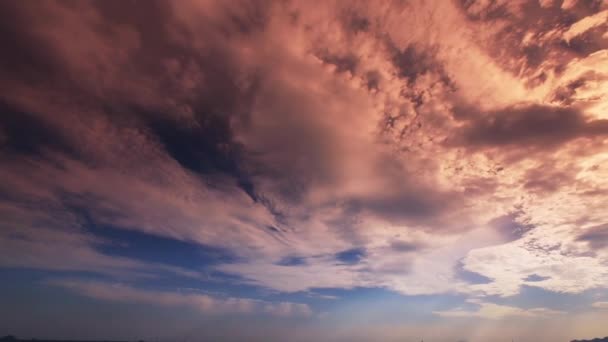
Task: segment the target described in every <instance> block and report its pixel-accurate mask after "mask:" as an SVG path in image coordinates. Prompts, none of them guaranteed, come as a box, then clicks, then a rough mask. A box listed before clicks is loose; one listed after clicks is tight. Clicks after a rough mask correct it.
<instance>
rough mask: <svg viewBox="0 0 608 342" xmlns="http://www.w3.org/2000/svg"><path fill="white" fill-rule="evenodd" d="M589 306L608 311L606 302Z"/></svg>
mask: <svg viewBox="0 0 608 342" xmlns="http://www.w3.org/2000/svg"><path fill="white" fill-rule="evenodd" d="M591 306H592V307H594V308H596V309H608V302H595V303H593V304H591Z"/></svg>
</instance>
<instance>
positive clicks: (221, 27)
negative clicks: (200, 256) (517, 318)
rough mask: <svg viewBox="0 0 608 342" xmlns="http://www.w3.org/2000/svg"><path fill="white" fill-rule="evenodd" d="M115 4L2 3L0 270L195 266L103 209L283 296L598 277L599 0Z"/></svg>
mask: <svg viewBox="0 0 608 342" xmlns="http://www.w3.org/2000/svg"><path fill="white" fill-rule="evenodd" d="M121 6H125V7H121ZM121 6H118V5H115V4H111V3H110V4H107V3H103V2H99V3H97V2H87V3H80V4H77V5H74V6H71V5H68V4H66V3H61V2H42V3H41V4H37V5H36V6H34V5H32V4H29V3H14V4H3V9H6V10H5V11H1V12H2V15H1V16H2V19H3V20H0V22H1V24H0V25H1V26H0V28H2V30H1V31H2V33H1V35H0V39H2V41H6V42H7V46H10V48H7V51H8V52H7V53H6V55H7V56H6V58H4V59H3V61H2V62H0V63H3V64H2V68H1V71H0V75H1V76H2V77H0V78H1V79H2V80H1V81H0V89H1V90H2V91H1V92H0V93H1V94H2V95H1V102H2V107H1V108H0V109H1V110H2V112H3V115H2V116H1V118H0V132H1V133H0V143H1V144H2V145H0V162H1V163H2V165H3V167H2V168H1V169H0V178H1V179H3V182H2V183H1V184H0V190H2V191H1V192H2V195H0V213H2V214H3V215H1V217H2V219H0V224H1V225H2V227H3V229H2V231H1V232H0V243H1V244H2V247H3V248H2V250H3V252H2V253H1V254H0V262H1V263H2V265H3V266H4V267H34V268H42V269H52V270H79V271H80V270H90V271H92V272H99V273H103V274H112V275H115V276H117V277H124V276H125V274H126V273H131V272H132V273H133V274H135V273H142V274H143V273H145V274H146V275H150V274H154V273H158V274H160V273H163V272H172V273H176V274H190V275H191V276H194V277H196V276H198V274H199V273H198V272H200V271H201V270H200V269H198V268H196V269H193V270H184V269H179V268H169V266H167V265H158V264H151V263H148V262H145V261H144V260H136V259H128V258H124V257H118V256H114V255H108V254H104V253H102V252H101V250H102V248H101V247H102V246H103V245H104V244H105V243H108V241H102V240H103V239H101V238H100V237H99V236H97V235H96V233H95V230H94V229H91V227H95V228H97V229H103V227H105V226H111V227H112V228H113V229H127V230H134V231H137V232H139V233H143V234H151V235H155V236H161V237H165V238H169V239H176V240H181V241H187V242H189V243H193V244H197V245H201V246H213V247H217V248H221V249H226V250H228V251H230V253H231V254H234V255H235V259H236V260H233V261H230V262H226V263H221V264H217V265H213V267H211V268H212V271H222V272H228V273H230V274H232V275H236V276H238V277H235V280H234V281H235V282H237V281H239V282H244V283H247V284H254V285H257V286H260V287H265V288H270V289H274V290H279V291H285V292H297V291H306V290H310V289H313V288H317V287H337V288H348V289H350V288H355V287H358V286H366V287H381V288H386V289H390V290H393V291H397V292H399V293H403V294H437V293H455V292H458V293H461V294H465V295H471V294H476V295H500V296H509V295H513V294H516V293H518V291H519V289H520V288H521V286H522V285H529V286H538V287H542V288H544V289H548V290H551V291H561V292H574V293H579V292H581V291H584V290H587V289H590V288H596V287H604V286H605V284H606V283H608V282H606V267H605V265H606V263H605V260H606V254H605V251H604V250H603V248H602V247H603V240H602V237H603V236H602V229H600V228H598V227H603V226H602V225H604V224H605V222H607V221H606V219H608V218H606V217H605V215H604V214H603V212H604V210H603V207H604V203H605V202H606V198H605V195H606V191H605V190H606V189H608V184H606V179H608V173H607V170H606V168H605V167H603V166H602V165H604V164H605V161H606V155H605V153H604V151H605V143H606V139H605V138H606V133H608V123H607V121H606V120H608V118H606V117H605V112H606V111H605V109H606V103H608V102H607V100H606V96H605V94H606V91H605V86H606V80H608V77H606V75H607V74H608V71H607V70H605V69H606V68H605V65H608V64H606V63H605V62H606V56H608V55H607V53H606V50H605V49H604V48H603V47H602V42H603V41H602V40H601V39H599V38H598V37H596V36H595V33H594V32H595V31H594V30H595V29H594V28H591V27H595V28H597V27H599V26H595V24H596V23H597V22H596V20H597V19H593V18H596V15H600V14H601V15H603V14H602V13H605V12H602V11H604V7H602V6H603V5H602V4H596V3H593V4H592V6H588V7H589V8H584V6H583V5H580V4H578V5H577V4H574V5H573V6H571V7H569V6H560V4H559V2H554V3H552V4H549V3H544V4H542V5H541V4H540V3H538V2H536V1H534V2H527V3H522V4H516V3H511V2H508V1H495V2H489V3H487V4H486V3H483V2H482V3H469V2H466V3H457V2H449V1H443V2H403V3H390V4H389V3H386V4H384V3H383V4H380V3H357V4H348V6H346V5H345V4H342V3H324V4H321V5H318V4H315V5H311V4H310V3H308V2H304V1H302V2H299V1H294V2H289V3H283V2H278V3H265V2H250V1H242V2H238V3H222V2H214V1H206V2H190V1H183V2H179V3H163V2H160V3H156V2H155V3H150V4H146V5H142V4H135V3H133V4H131V3H126V4H124V5H121ZM595 12H597V13H599V14H597V13H595ZM124 13H135V14H134V15H133V16H131V15H129V16H125V15H124ZM585 18H591V19H585ZM589 20H592V21H591V22H590V21H589ZM562 21H563V22H562ZM21 23H27V24H26V25H23V24H21ZM575 23H581V24H575ZM571 24H574V25H571ZM577 25H578V26H577ZM579 26H580V27H581V28H577V27H579ZM515 28H517V29H515ZM587 28H591V29H589V30H587ZM570 29H573V30H575V33H576V32H579V31H580V32H581V34H579V33H576V34H575V33H572V32H571V33H568V35H572V37H570V36H568V37H570V38H568V41H569V43H568V44H566V42H564V34H566V33H567V32H570V31H569V30H570ZM576 30H578V31H576ZM583 31H584V32H585V33H582V32H583ZM588 35H591V36H588ZM585 37H590V39H587V38H585ZM583 38H585V39H583ZM596 38H597V39H596ZM602 39H603V38H602ZM9 43H10V44H9ZM594 227H595V228H594ZM460 263H462V267H461V268H462V269H460V268H459V265H460ZM465 272H469V273H465ZM463 273H464V274H465V276H464V277H463ZM472 274H475V275H477V276H472ZM467 276H468V277H469V278H471V279H475V280H476V281H470V282H466V281H464V280H466V279H461V278H466V277H467ZM471 282H473V283H474V284H471ZM79 286H80V285H79ZM87 286H88V285H87ZM121 291H125V293H127V292H128V291H131V290H129V289H127V290H124V289H123V290H121ZM137 293H140V292H139V290H138V292H137ZM133 295H134V296H135V294H133ZM137 296H140V295H139V294H138V295H137ZM137 296H135V297H136V298H140V299H141V300H143V301H148V299H144V298H151V297H152V296H151V295H148V294H146V295H141V296H142V297H137ZM163 296H164V295H163ZM163 296H161V297H163ZM163 298H164V297H163ZM170 298H173V297H170ZM180 298H181V297H180ZM173 300H175V301H177V302H179V303H182V302H183V301H184V300H182V299H167V301H173ZM180 305H181V304H180ZM218 305H219V306H221V304H218ZM495 309H496V310H495V311H496V312H502V311H501V310H502V309H500V308H495ZM492 310H494V309H492ZM506 311H507V312H508V310H506ZM520 313H521V312H520ZM528 314H530V312H528Z"/></svg>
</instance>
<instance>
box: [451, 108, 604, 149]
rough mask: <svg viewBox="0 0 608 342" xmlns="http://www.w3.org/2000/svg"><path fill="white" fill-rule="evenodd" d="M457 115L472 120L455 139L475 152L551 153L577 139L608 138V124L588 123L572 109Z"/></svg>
mask: <svg viewBox="0 0 608 342" xmlns="http://www.w3.org/2000/svg"><path fill="white" fill-rule="evenodd" d="M457 115H459V116H463V117H472V120H471V121H470V122H469V123H468V124H467V125H465V127H464V128H463V129H462V133H460V134H457V135H456V137H455V140H456V141H457V144H459V145H465V146H469V147H472V148H475V147H480V148H484V147H485V148H493V147H494V148H496V147H502V148H508V147H510V146H517V147H524V146H525V147H529V148H531V149H534V148H540V149H550V148H554V147H555V146H559V145H561V144H564V143H567V142H569V141H571V140H574V139H577V138H589V139H593V138H595V137H600V138H601V137H602V136H605V135H606V134H608V121H606V120H591V121H589V120H587V119H585V118H584V116H583V115H582V113H580V112H579V111H577V110H575V109H571V108H562V107H550V106H541V105H523V106H517V107H511V108H505V109H502V110H500V111H496V112H490V113H479V114H477V113H475V112H473V113H471V112H469V111H468V110H467V109H458V110H457Z"/></svg>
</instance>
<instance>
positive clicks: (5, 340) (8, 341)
mask: <svg viewBox="0 0 608 342" xmlns="http://www.w3.org/2000/svg"><path fill="white" fill-rule="evenodd" d="M0 342H129V341H111V340H46V339H37V338H32V339H29V340H22V339H18V338H16V337H15V336H12V335H8V336H4V337H2V338H0ZM130 342H133V341H130ZM137 342H144V341H142V340H139V341H137ZM570 342H608V336H607V337H604V338H594V339H592V340H572V341H570Z"/></svg>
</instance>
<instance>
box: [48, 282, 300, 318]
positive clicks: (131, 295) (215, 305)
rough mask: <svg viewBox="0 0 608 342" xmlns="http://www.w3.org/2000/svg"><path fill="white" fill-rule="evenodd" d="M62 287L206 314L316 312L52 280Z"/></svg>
mask: <svg viewBox="0 0 608 342" xmlns="http://www.w3.org/2000/svg"><path fill="white" fill-rule="evenodd" d="M48 283H49V284H50V285H53V286H59V287H63V288H66V289H68V290H71V291H74V292H76V293H79V294H81V295H83V296H87V297H91V298H95V299H98V300H104V301H116V302H126V303H144V304H154V305H160V306H167V307H192V308H194V309H196V310H198V311H200V312H201V313H205V314H213V315H219V314H234V313H237V314H249V315H250V314H269V315H273V316H283V317H290V316H296V317H297V316H302V317H307V316H310V315H312V310H311V309H310V307H308V305H306V304H300V303H291V302H277V303H274V302H265V301H260V300H254V299H247V298H234V297H226V298H216V297H212V296H209V295H205V294H198V293H184V292H167V291H153V290H143V289H138V288H134V287H131V286H128V285H124V284H112V283H103V282H92V281H82V280H66V279H56V280H49V281H48Z"/></svg>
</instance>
